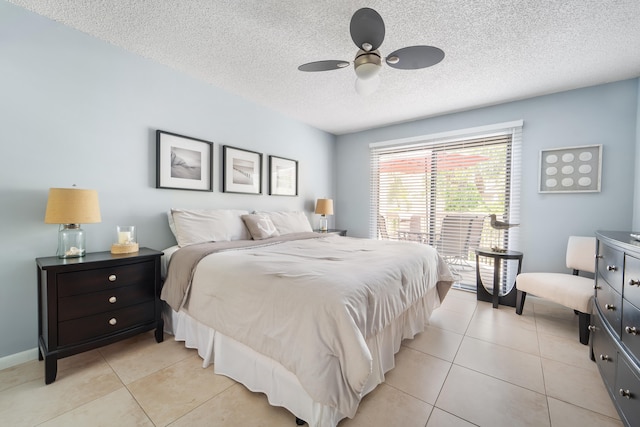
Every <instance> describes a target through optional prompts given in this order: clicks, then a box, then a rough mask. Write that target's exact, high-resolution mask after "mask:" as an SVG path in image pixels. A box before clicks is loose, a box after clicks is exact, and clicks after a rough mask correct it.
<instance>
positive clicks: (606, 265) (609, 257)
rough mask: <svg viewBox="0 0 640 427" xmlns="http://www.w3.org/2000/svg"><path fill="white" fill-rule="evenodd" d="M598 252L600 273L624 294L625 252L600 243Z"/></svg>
mask: <svg viewBox="0 0 640 427" xmlns="http://www.w3.org/2000/svg"><path fill="white" fill-rule="evenodd" d="M598 252H599V254H598V273H600V275H602V277H603V278H604V279H605V280H606V281H607V283H609V285H611V287H613V288H614V289H615V290H616V291H617V292H618V293H619V294H622V280H623V278H622V268H623V262H624V253H622V252H621V251H619V250H617V249H613V248H611V247H609V246H607V245H605V244H602V243H600V248H599V251H598Z"/></svg>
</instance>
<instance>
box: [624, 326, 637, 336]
mask: <svg viewBox="0 0 640 427" xmlns="http://www.w3.org/2000/svg"><path fill="white" fill-rule="evenodd" d="M624 331H625V332H626V333H628V334H631V335H638V330H637V329H636V327H635V326H625V328H624Z"/></svg>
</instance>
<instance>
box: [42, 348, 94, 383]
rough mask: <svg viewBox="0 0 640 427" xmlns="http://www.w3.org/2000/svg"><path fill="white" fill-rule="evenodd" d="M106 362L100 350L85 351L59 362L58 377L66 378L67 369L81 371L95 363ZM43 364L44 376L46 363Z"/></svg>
mask: <svg viewBox="0 0 640 427" xmlns="http://www.w3.org/2000/svg"><path fill="white" fill-rule="evenodd" d="M102 362H104V357H102V354H100V351H99V350H97V349H96V350H90V351H85V352H84V353H78V354H74V355H73V356H69V357H65V358H62V359H59V360H58V376H57V377H56V378H62V377H64V371H66V370H67V369H76V370H77V369H81V368H82V367H83V366H88V365H94V364H95V363H102ZM41 363H42V373H43V374H44V362H41Z"/></svg>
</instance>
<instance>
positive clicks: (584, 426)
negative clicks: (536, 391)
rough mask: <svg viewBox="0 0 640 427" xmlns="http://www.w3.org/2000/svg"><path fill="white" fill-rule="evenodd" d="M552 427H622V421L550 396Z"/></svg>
mask: <svg viewBox="0 0 640 427" xmlns="http://www.w3.org/2000/svg"><path fill="white" fill-rule="evenodd" d="M548 402H549V413H550V415H551V426H552V427H575V426H580V427H622V421H620V420H616V419H613V418H609V417H606V416H604V415H601V414H598V413H597V412H592V411H589V410H587V409H583V408H580V407H578V406H575V405H571V404H569V403H566V402H563V401H561V400H557V399H554V398H552V397H550V398H548Z"/></svg>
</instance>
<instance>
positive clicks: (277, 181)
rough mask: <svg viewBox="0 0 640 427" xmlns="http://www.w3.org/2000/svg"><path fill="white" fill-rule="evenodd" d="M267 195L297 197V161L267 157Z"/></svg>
mask: <svg viewBox="0 0 640 427" xmlns="http://www.w3.org/2000/svg"><path fill="white" fill-rule="evenodd" d="M269 195H271V196H297V195H298V161H297V160H292V159H285V158H284V157H278V156H269Z"/></svg>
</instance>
